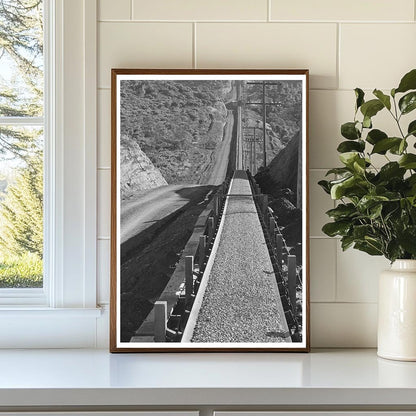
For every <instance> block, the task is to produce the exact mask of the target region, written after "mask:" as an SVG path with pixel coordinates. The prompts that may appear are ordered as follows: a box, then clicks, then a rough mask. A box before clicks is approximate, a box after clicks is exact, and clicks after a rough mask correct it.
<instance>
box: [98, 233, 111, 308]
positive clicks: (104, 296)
mask: <svg viewBox="0 0 416 416" xmlns="http://www.w3.org/2000/svg"><path fill="white" fill-rule="evenodd" d="M97 299H98V304H102V303H104V304H107V303H108V302H110V240H98V241H97Z"/></svg>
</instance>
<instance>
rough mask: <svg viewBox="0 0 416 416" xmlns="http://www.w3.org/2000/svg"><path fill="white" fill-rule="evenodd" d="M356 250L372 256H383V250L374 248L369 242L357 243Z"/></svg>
mask: <svg viewBox="0 0 416 416" xmlns="http://www.w3.org/2000/svg"><path fill="white" fill-rule="evenodd" d="M354 248H355V249H357V250H360V251H364V252H365V253H367V254H369V255H370V256H381V255H382V254H383V252H382V251H381V249H379V248H376V247H374V246H373V245H372V244H370V243H369V242H361V241H359V242H356V243H355V244H354Z"/></svg>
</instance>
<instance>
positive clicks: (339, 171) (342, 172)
mask: <svg viewBox="0 0 416 416" xmlns="http://www.w3.org/2000/svg"><path fill="white" fill-rule="evenodd" d="M349 143H351V142H349ZM350 172H351V169H349V168H333V169H329V171H328V172H327V173H326V175H325V176H328V175H331V174H335V175H345V174H346V173H350Z"/></svg>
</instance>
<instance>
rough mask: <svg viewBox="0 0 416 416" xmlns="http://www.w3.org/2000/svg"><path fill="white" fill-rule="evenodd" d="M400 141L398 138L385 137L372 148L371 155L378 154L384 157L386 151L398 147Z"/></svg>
mask: <svg viewBox="0 0 416 416" xmlns="http://www.w3.org/2000/svg"><path fill="white" fill-rule="evenodd" d="M401 141H402V139H400V138H399V137H387V138H386V139H382V140H380V141H378V142H377V143H376V144H375V145H374V147H373V151H372V152H371V154H374V153H378V154H379V155H384V154H385V153H386V152H387V150H389V149H391V148H392V147H393V146H400V143H401Z"/></svg>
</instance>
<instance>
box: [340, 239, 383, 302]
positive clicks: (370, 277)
mask: <svg viewBox="0 0 416 416" xmlns="http://www.w3.org/2000/svg"><path fill="white" fill-rule="evenodd" d="M389 267H390V266H389V261H388V260H386V259H385V258H384V257H381V256H370V255H369V254H367V253H363V252H361V251H358V250H355V249H353V248H350V249H348V250H346V251H344V252H343V251H342V249H341V245H340V244H338V245H337V297H336V299H337V302H377V296H378V277H379V275H380V273H381V272H382V271H383V270H385V269H388V268H389Z"/></svg>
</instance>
